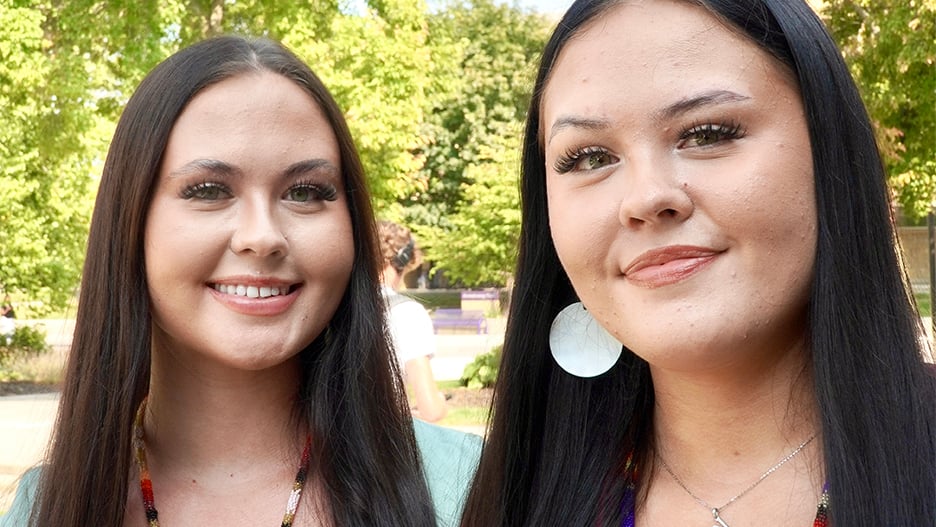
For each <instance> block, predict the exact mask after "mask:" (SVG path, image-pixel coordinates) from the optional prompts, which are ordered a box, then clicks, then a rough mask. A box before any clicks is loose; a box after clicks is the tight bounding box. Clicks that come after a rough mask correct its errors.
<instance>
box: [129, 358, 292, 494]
mask: <svg viewBox="0 0 936 527" xmlns="http://www.w3.org/2000/svg"><path fill="white" fill-rule="evenodd" d="M175 359H176V358H175V357H173V356H171V354H168V353H164V352H160V351H158V350H156V349H154V350H153V361H152V363H153V367H152V373H151V378H150V392H149V397H148V401H147V408H146V413H145V416H144V424H143V427H144V430H145V433H146V448H147V453H148V455H149V457H150V459H151V461H150V463H151V464H154V465H155V464H158V466H159V467H160V471H161V472H165V473H172V472H174V471H175V470H177V469H178V470H180V471H183V472H184V473H186V474H189V473H193V472H194V473H201V474H203V475H205V477H206V478H208V477H211V474H212V472H213V471H218V472H223V473H225V474H230V473H232V472H237V471H240V472H243V473H248V472H252V471H255V470H256V467H259V466H264V465H265V466H269V467H277V466H279V467H282V466H283V465H284V464H285V465H286V466H288V467H293V468H294V466H295V465H296V462H297V460H298V458H299V452H301V449H302V446H303V445H302V442H303V440H304V438H305V436H306V432H305V431H304V430H300V428H302V427H301V426H298V423H297V422H296V420H295V414H294V411H295V401H296V397H297V394H298V383H299V373H298V372H299V366H298V365H297V364H296V362H297V358H293V359H292V360H290V361H287V362H286V363H283V364H280V365H278V366H276V367H273V368H269V369H266V370H262V371H242V370H232V369H228V368H223V367H216V368H206V367H197V368H194V367H191V365H190V364H181V363H180V362H179V361H177V360H175ZM202 366H203V365H202ZM219 476H221V474H219Z"/></svg>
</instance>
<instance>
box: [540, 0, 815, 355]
mask: <svg viewBox="0 0 936 527" xmlns="http://www.w3.org/2000/svg"><path fill="white" fill-rule="evenodd" d="M540 124H541V127H540V128H541V130H542V134H543V137H542V141H543V144H544V146H545V159H546V186H547V195H548V207H549V222H550V229H551V232H552V237H553V241H554V244H555V247H556V250H557V253H558V255H559V258H560V261H561V262H562V265H563V267H564V268H565V270H566V272H567V274H568V275H569V277H570V279H571V281H572V284H573V286H574V288H575V291H576V293H577V294H578V295H579V297H580V298H581V300H582V301H583V303H584V304H585V305H586V307H588V309H589V310H590V311H591V312H592V313H593V314H594V316H595V317H596V318H597V319H598V320H599V322H601V323H602V325H604V326H605V327H606V328H607V329H608V330H609V331H610V332H611V333H612V334H614V335H615V336H616V337H617V338H618V339H619V340H620V341H621V342H623V343H624V344H625V345H626V346H628V347H629V348H630V349H631V350H633V351H634V352H635V353H637V354H638V355H641V356H642V357H644V358H645V359H647V360H648V361H649V362H650V363H651V364H657V365H666V366H668V367H673V368H700V367H701V368H714V367H719V366H723V365H727V364H730V363H731V361H734V360H737V359H738V354H737V353H733V350H738V349H740V348H742V347H744V349H752V350H756V351H757V352H758V353H770V352H772V351H784V350H787V349H789V348H791V347H795V346H797V345H800V344H801V343H802V338H803V336H804V334H805V333H804V332H805V313H806V307H807V302H808V295H809V288H810V284H811V280H812V266H813V262H814V258H815V249H816V223H817V219H816V207H815V198H814V181H813V174H812V157H811V152H810V145H809V137H808V131H807V124H806V120H805V117H804V114H803V108H802V105H801V102H800V98H799V93H798V87H797V85H796V83H795V80H794V79H793V78H792V76H791V74H790V73H789V72H788V71H787V70H786V69H785V68H784V67H783V66H782V65H781V64H780V63H779V62H777V61H776V60H775V59H773V58H772V57H771V56H769V55H768V54H766V52H764V51H763V50H761V49H760V48H758V47H757V46H756V45H754V44H753V43H751V42H749V41H748V40H746V39H745V38H743V37H742V36H739V35H738V34H737V33H735V32H732V31H731V30H729V29H727V28H726V27H725V26H723V25H722V24H721V23H720V22H719V21H718V20H716V19H715V18H714V17H712V16H711V15H710V14H709V13H708V12H707V11H705V10H704V9H702V8H700V7H697V6H693V5H690V4H688V3H685V2H674V1H669V0H660V1H643V2H625V3H622V4H621V5H619V6H616V7H614V8H612V9H611V10H610V11H609V12H607V13H606V14H605V15H603V16H601V17H599V18H597V19H596V20H594V21H592V22H591V23H590V24H589V25H587V26H585V27H583V29H582V30H581V31H580V32H579V33H578V34H577V35H576V36H575V37H573V38H572V39H570V40H569V42H568V43H567V44H566V46H565V48H564V49H563V51H562V52H561V54H560V55H559V58H558V61H557V62H556V65H555V67H554V68H553V70H552V73H551V75H550V79H549V82H548V83H547V85H546V91H545V93H544V96H543V100H542V113H541V121H540Z"/></svg>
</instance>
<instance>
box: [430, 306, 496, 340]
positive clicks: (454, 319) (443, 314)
mask: <svg viewBox="0 0 936 527" xmlns="http://www.w3.org/2000/svg"><path fill="white" fill-rule="evenodd" d="M441 328H452V329H459V328H466V329H474V330H475V332H477V333H478V334H481V333H487V332H488V326H487V319H486V318H484V313H483V312H481V311H462V310H461V309H450V308H439V309H436V310H435V311H433V312H432V329H433V330H434V331H435V332H436V333H438V332H439V329H441Z"/></svg>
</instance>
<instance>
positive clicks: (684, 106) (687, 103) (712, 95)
mask: <svg viewBox="0 0 936 527" xmlns="http://www.w3.org/2000/svg"><path fill="white" fill-rule="evenodd" d="M748 99H750V97H748V96H746V95H741V94H740V93H735V92H733V91H728V90H713V91H709V92H704V93H700V94H698V95H693V96H692V97H688V98H685V99H682V100H679V101H676V102H675V103H673V104H671V105H669V106H667V107H665V108H663V109H662V110H659V111H657V112H656V113H655V114H654V117H655V118H656V119H657V120H659V121H665V120H668V119H672V118H674V117H679V116H680V115H683V114H685V113H688V112H690V111H692V110H695V109H696V108H699V107H702V106H712V105H717V104H727V103H733V102H741V101H746V100H748Z"/></svg>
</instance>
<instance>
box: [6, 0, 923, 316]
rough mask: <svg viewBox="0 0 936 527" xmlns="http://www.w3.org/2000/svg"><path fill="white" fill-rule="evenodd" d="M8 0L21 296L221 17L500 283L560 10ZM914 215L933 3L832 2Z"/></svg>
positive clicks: (404, 205)
mask: <svg viewBox="0 0 936 527" xmlns="http://www.w3.org/2000/svg"><path fill="white" fill-rule="evenodd" d="M349 6H350V2H349V1H347V0H313V1H295V0H276V1H274V0H238V1H237V2H230V1H224V0H142V1H134V2H130V1H127V0H110V1H101V0H70V1H67V2H66V1H62V0H55V1H52V2H47V1H40V0H0V109H2V111H0V285H2V286H3V287H4V288H5V289H6V290H7V291H9V292H11V293H12V294H13V297H14V302H15V303H17V304H18V306H17V307H18V311H20V312H23V313H27V314H32V315H42V314H44V313H49V312H50V311H53V310H60V309H61V308H62V307H63V306H64V305H66V303H67V302H68V300H69V299H70V298H71V297H72V296H73V295H74V294H75V292H76V290H77V287H78V282H79V277H80V271H81V265H82V261H83V258H84V250H85V247H84V246H85V240H86V236H87V226H88V223H89V219H90V214H91V206H92V203H93V200H94V197H95V192H96V187H97V178H98V174H99V173H100V170H101V166H102V164H103V159H104V156H105V154H106V150H107V145H108V141H109V139H110V136H111V134H112V133H113V128H114V124H115V122H116V120H117V118H118V116H119V115H120V111H121V109H122V108H123V105H124V104H125V103H126V100H127V98H128V97H129V95H130V93H132V90H133V88H134V87H135V86H136V85H137V84H138V83H139V81H140V80H141V79H142V78H143V76H144V75H145V74H146V72H147V71H149V70H150V69H151V68H152V67H153V66H154V65H155V64H157V63H158V62H159V61H160V60H162V59H163V58H164V57H166V56H168V55H169V54H170V53H172V52H174V51H176V50H178V49H179V48H181V47H183V46H185V45H188V44H190V43H192V42H195V41H198V40H201V39H203V38H206V37H209V36H212V35H216V34H220V33H237V34H244V35H252V36H267V37H271V38H274V39H278V40H281V41H283V42H284V43H285V44H286V45H287V46H289V47H290V48H292V49H293V50H294V51H296V53H297V54H298V55H300V56H301V57H303V58H304V59H305V60H307V61H308V62H309V63H310V65H311V66H312V68H313V69H314V70H315V71H316V72H317V73H318V74H319V75H320V76H321V77H322V79H323V81H324V82H325V83H326V85H328V86H329V87H330V89H331V90H332V91H333V93H334V94H335V97H336V99H338V101H339V104H340V105H341V106H342V108H343V109H344V110H345V112H346V115H347V117H348V121H349V125H350V127H351V129H352V133H353V134H354V136H355V138H356V141H357V142H358V145H359V148H360V150H361V153H362V157H363V161H364V164H365V168H366V169H367V173H368V177H369V180H370V183H371V186H372V191H373V195H374V201H375V208H376V210H377V212H378V214H379V215H380V216H381V217H384V218H387V219H392V220H398V221H402V222H404V223H406V224H407V225H409V226H411V227H412V228H413V229H414V230H415V231H416V233H417V235H418V238H419V241H420V243H421V245H422V248H423V250H424V252H425V255H426V257H427V258H428V259H429V260H430V261H432V262H433V263H434V264H435V266H436V268H437V269H444V270H445V273H446V276H447V277H448V278H450V279H451V280H454V281H457V283H460V284H462V285H465V286H503V285H504V284H506V283H508V282H509V278H510V273H511V271H512V268H513V262H514V258H515V255H516V243H517V238H518V234H519V222H520V218H519V196H518V171H519V156H520V152H519V143H520V137H521V134H522V121H523V116H524V113H525V111H526V107H527V104H528V101H529V92H530V88H531V83H532V78H533V75H534V68H535V66H536V63H537V60H538V56H539V53H540V50H541V49H542V47H543V45H544V43H545V41H546V38H547V36H548V32H549V31H550V29H551V27H552V24H554V23H555V20H550V19H547V18H544V17H543V16H541V15H538V14H535V13H532V12H528V11H524V10H523V9H520V8H518V7H516V6H514V5H510V4H508V3H500V2H498V3H495V2H494V0H473V1H468V0H451V1H448V2H433V3H432V6H431V8H430V6H428V5H427V4H426V1H425V0H370V1H368V2H366V7H365V8H364V9H363V10H355V9H351V8H350V7H349ZM822 14H823V17H824V19H825V20H826V21H827V23H828V25H829V27H830V28H831V29H832V31H833V33H834V35H835V38H836V40H837V41H838V42H839V43H840V45H841V47H842V49H843V51H844V54H845V56H846V59H847V60H848V62H849V64H850V67H851V68H852V71H853V72H854V75H855V77H856V79H857V80H858V82H859V84H860V87H861V89H862V93H863V95H864V97H865V99H866V101H867V103H868V107H869V110H870V112H871V115H872V117H873V118H874V120H875V123H876V124H877V131H878V137H879V139H880V141H881V144H882V147H883V149H884V151H885V153H886V155H887V165H888V169H889V172H890V174H891V175H892V178H893V180H892V181H893V184H894V190H895V199H896V201H897V202H899V203H900V204H901V205H902V206H903V210H904V212H905V213H906V215H907V216H908V217H910V218H911V219H913V218H917V217H919V216H920V215H921V214H923V213H925V212H926V211H927V210H928V207H929V204H930V203H931V202H932V201H933V199H934V194H936V191H934V188H936V127H934V122H936V67H934V61H936V0H827V1H826V2H825V5H824V8H823V11H822Z"/></svg>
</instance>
